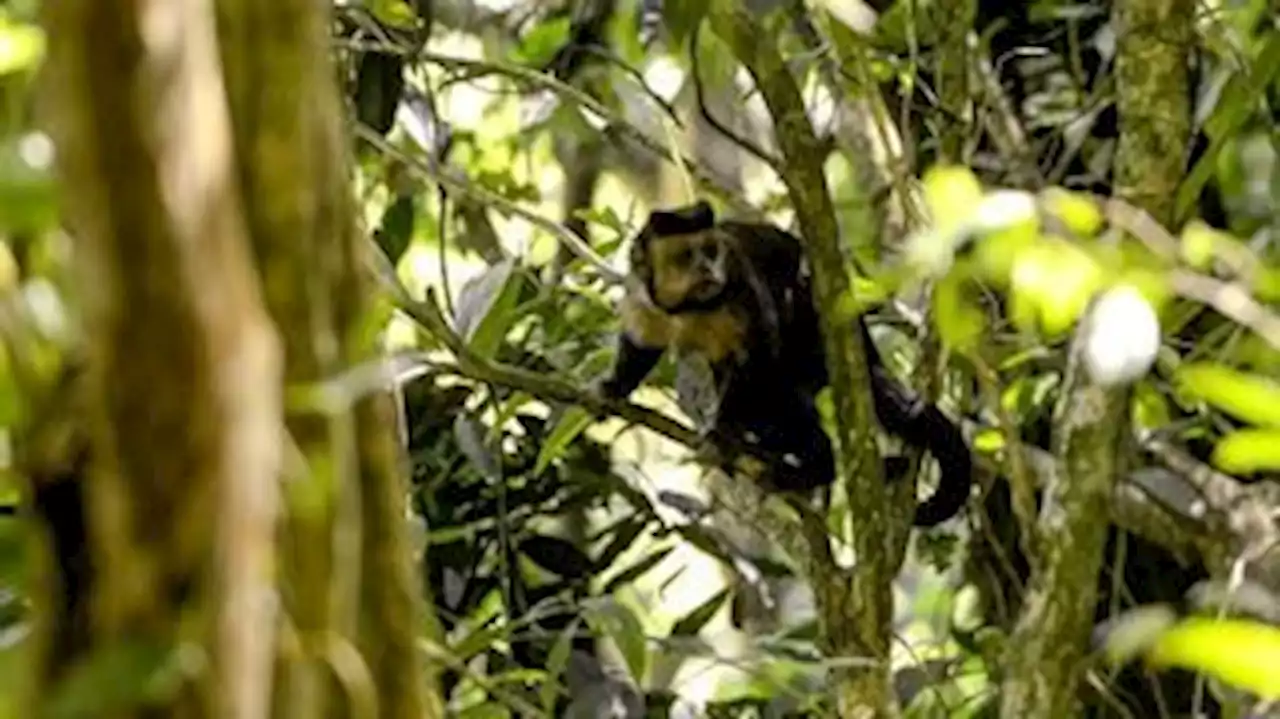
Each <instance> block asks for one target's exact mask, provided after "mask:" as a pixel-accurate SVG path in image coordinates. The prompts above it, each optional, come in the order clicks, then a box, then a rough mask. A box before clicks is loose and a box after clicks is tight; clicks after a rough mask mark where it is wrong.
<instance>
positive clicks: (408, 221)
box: [374, 195, 414, 264]
mask: <svg viewBox="0 0 1280 719" xmlns="http://www.w3.org/2000/svg"><path fill="white" fill-rule="evenodd" d="M413 221H414V199H413V195H401V196H400V197H397V198H396V200H395V202H392V203H391V204H390V205H388V206H387V209H386V211H385V212H383V213H382V225H381V226H380V227H379V228H378V230H377V232H376V233H374V237H375V239H377V241H378V245H379V246H380V247H381V248H382V251H383V252H385V253H387V259H389V260H391V262H392V264H395V263H396V262H399V261H400V258H401V257H403V256H404V253H405V250H407V249H409V241H410V240H412V239H413Z"/></svg>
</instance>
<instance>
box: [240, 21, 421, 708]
mask: <svg viewBox="0 0 1280 719" xmlns="http://www.w3.org/2000/svg"><path fill="white" fill-rule="evenodd" d="M217 6H218V29H219V32H220V39H221V42H222V51H223V58H224V64H225V66H226V71H227V90H228V93H229V97H230V99H231V113H232V119H233V123H234V124H235V128H236V142H237V146H236V150H237V153H238V157H239V160H240V170H241V179H242V181H243V186H244V191H245V192H244V203H245V207H246V214H247V216H248V218H249V224H250V227H251V228H252V231H253V238H254V248H255V250H256V252H257V254H258V257H259V260H260V262H261V266H262V268H263V272H264V275H265V281H266V295H267V303H268V306H269V307H270V309H271V312H272V314H273V316H274V317H275V319H276V321H277V322H278V323H279V325H280V327H281V328H282V331H283V335H284V342H285V357H286V381H287V382H288V384H289V386H290V387H291V388H297V389H314V388H315V383H317V382H322V381H325V380H332V379H334V378H335V377H336V376H337V375H338V374H339V373H341V372H342V370H343V369H344V368H350V367H353V366H356V365H358V364H360V363H364V362H368V361H370V360H374V359H376V357H377V345H376V343H375V342H374V340H375V337H374V336H373V335H372V333H370V332H369V329H368V328H369V327H371V326H376V325H371V324H370V317H369V315H370V311H371V309H372V307H371V303H370V301H369V299H370V297H371V296H372V294H371V290H372V288H371V287H370V285H369V283H368V281H367V277H368V276H367V271H366V267H367V259H368V258H367V255H366V254H365V253H366V252H367V251H368V250H369V249H371V245H369V244H367V243H366V241H365V238H364V237H363V236H362V235H361V234H360V232H359V230H358V227H357V224H356V222H357V217H356V206H355V202H354V198H353V197H352V194H351V192H352V191H351V184H350V168H351V164H350V161H349V158H350V152H349V148H348V140H347V135H346V133H345V130H344V125H343V118H344V108H343V106H342V103H341V98H340V96H339V94H338V88H337V85H336V83H335V77H336V74H335V72H334V67H333V62H332V60H331V57H330V52H329V42H330V35H329V29H328V23H329V19H330V18H329V12H330V11H329V6H328V5H327V4H323V3H315V2H309V1H308V0H280V1H278V2H271V3H260V2H256V1H254V0H220V1H219V2H218V3H217ZM303 394H304V395H306V394H307V393H306V392H304V393H303ZM308 396H316V395H308ZM290 409H291V411H290V417H289V428H290V434H291V436H292V437H293V438H294V439H295V440H296V441H297V442H298V444H299V446H300V447H301V449H302V452H303V455H304V456H305V457H306V458H307V460H308V461H307V466H306V467H305V469H304V470H302V471H300V472H296V473H293V476H289V477H287V479H286V481H287V482H288V483H289V484H290V485H291V486H292V487H294V488H295V489H292V490H291V491H290V492H289V493H288V495H287V496H288V498H289V500H288V502H289V506H288V517H289V521H288V526H287V528H286V533H285V534H286V546H287V547H288V551H287V553H286V555H285V557H286V560H285V568H286V570H287V571H286V576H287V579H286V587H285V596H286V606H287V607H288V611H289V613H290V616H291V617H292V619H293V621H294V626H295V629H296V630H297V632H298V634H299V636H298V638H299V640H300V643H299V647H300V649H301V651H302V657H300V658H298V659H297V660H296V661H292V662H289V667H290V668H289V670H288V672H287V676H288V679H289V681H288V682H287V683H286V685H284V686H282V687H281V688H280V691H279V692H278V694H277V705H278V706H279V707H280V708H281V709H282V710H284V711H283V713H284V715H287V716H296V717H299V719H310V718H311V717H319V716H325V715H327V713H328V712H327V711H326V706H328V705H330V704H332V703H334V702H335V701H338V702H339V706H340V704H341V701H340V700H339V699H338V698H337V697H338V696H340V695H337V696H329V694H330V690H331V689H332V688H333V687H331V686H327V685H326V684H327V682H328V681H329V680H328V679H327V677H329V676H331V675H330V669H331V667H332V666H333V665H334V662H335V661H338V660H337V659H336V658H335V657H336V656H337V655H335V652H341V651H345V650H346V649H350V648H352V647H356V646H358V647H359V649H360V650H361V653H362V654H363V662H364V663H365V664H366V665H367V670H368V671H369V672H371V676H372V681H373V684H374V686H373V687H366V688H367V689H371V690H372V689H376V711H377V712H378V715H379V716H386V717H421V716H424V714H429V715H438V714H439V711H440V710H439V709H438V708H437V709H435V710H433V711H432V712H429V713H428V712H427V709H426V707H427V706H428V703H429V701H434V700H433V699H429V697H428V696H427V695H426V691H425V688H426V687H427V686H428V681H427V678H426V677H424V674H423V671H422V669H423V662H422V659H421V655H422V652H421V649H420V648H419V646H418V643H419V641H420V639H421V627H422V626H423V621H422V619H423V618H424V617H423V616H422V615H423V611H424V608H423V607H422V606H421V597H420V596H419V592H418V578H417V576H416V575H415V573H414V568H413V566H412V564H411V562H410V551H409V546H408V539H407V536H406V522H405V517H406V516H407V508H406V502H407V491H408V485H407V480H408V468H407V463H406V461H407V460H406V458H405V457H404V456H403V455H402V453H401V448H400V447H399V446H398V445H397V436H396V431H395V430H396V426H397V425H396V423H397V415H396V412H397V409H396V405H395V404H394V403H393V402H392V399H391V396H390V395H388V394H387V393H385V392H378V393H377V394H375V395H373V396H369V397H364V398H362V399H359V400H358V401H357V402H356V403H355V405H354V408H353V409H354V415H352V414H351V413H349V412H348V411H347V408H346V407H337V408H329V407H302V408H296V407H291V408H290ZM302 412H309V414H302ZM427 618H428V619H429V617H427ZM428 626H431V624H428ZM332 637H342V638H343V641H344V642H346V643H347V644H346V647H345V648H344V647H340V646H334V642H333V640H332ZM349 679H350V678H347V679H345V680H344V691H345V692H351V691H352V686H351V685H350V682H349ZM354 696H355V697H360V696H364V697H365V698H366V699H371V698H372V696H373V695H370V694H369V693H367V692H360V691H357V692H356V693H355V694H354ZM367 708H368V709H370V710H374V709H375V706H369V707H367Z"/></svg>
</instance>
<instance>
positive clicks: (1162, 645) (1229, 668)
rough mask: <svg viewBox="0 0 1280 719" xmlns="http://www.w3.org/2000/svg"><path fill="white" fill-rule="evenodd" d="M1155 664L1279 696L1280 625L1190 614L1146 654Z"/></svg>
mask: <svg viewBox="0 0 1280 719" xmlns="http://www.w3.org/2000/svg"><path fill="white" fill-rule="evenodd" d="M1147 661H1148V662H1149V663H1150V664H1151V665H1152V666H1154V667H1181V668H1184V669H1190V670H1192V671H1196V672H1200V673H1203V674H1207V675H1209V676H1211V677H1214V678H1216V679H1219V680H1220V681H1222V682H1225V683H1226V684H1229V685H1231V686H1234V687H1236V688H1239V689H1244V690H1245V691H1248V692H1252V693H1254V694H1257V695H1258V696H1259V697H1261V698H1263V699H1276V698H1280V628H1278V627H1274V626H1271V625H1268V624H1263V623H1261V622H1254V621H1248V620H1243V619H1235V618H1222V619H1217V618H1212V617H1189V618H1187V619H1184V620H1183V621H1181V622H1179V623H1178V624H1176V625H1174V626H1173V627H1172V628H1170V629H1169V630H1168V631H1166V632H1164V634H1163V635H1162V636H1161V637H1160V639H1159V640H1157V641H1156V643H1155V646H1154V647H1152V649H1151V651H1150V652H1148V654H1147Z"/></svg>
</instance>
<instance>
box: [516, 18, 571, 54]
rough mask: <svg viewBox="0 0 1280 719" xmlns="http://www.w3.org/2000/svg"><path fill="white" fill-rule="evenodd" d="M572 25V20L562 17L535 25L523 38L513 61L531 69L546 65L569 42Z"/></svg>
mask: <svg viewBox="0 0 1280 719" xmlns="http://www.w3.org/2000/svg"><path fill="white" fill-rule="evenodd" d="M571 24H572V18H570V17H569V16H568V15H562V16H560V17H557V18H554V19H551V20H547V21H546V22H542V23H539V24H537V25H535V26H534V27H533V29H532V30H529V31H528V32H526V33H525V34H524V35H523V36H521V38H520V44H519V45H517V46H516V49H515V51H514V52H513V53H512V58H511V59H512V60H513V61H515V62H517V63H520V64H521V65H529V66H531V67H542V66H543V65H546V64H547V63H548V62H551V58H553V57H555V55H556V53H557V52H559V50H560V48H562V47H564V46H565V44H566V43H568V42H569V29H570V27H571Z"/></svg>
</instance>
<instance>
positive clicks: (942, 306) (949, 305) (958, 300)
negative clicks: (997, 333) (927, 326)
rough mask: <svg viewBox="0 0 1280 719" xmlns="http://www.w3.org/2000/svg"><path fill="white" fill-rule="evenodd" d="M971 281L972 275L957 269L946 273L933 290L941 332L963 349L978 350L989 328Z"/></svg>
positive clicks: (950, 343) (954, 346)
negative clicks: (965, 274)
mask: <svg viewBox="0 0 1280 719" xmlns="http://www.w3.org/2000/svg"><path fill="white" fill-rule="evenodd" d="M967 284H968V278H966V277H964V276H963V275H960V274H956V273H953V274H950V275H947V276H946V277H943V278H942V280H941V281H939V282H938V284H937V285H936V286H935V287H934V290H933V313H934V314H933V316H934V322H935V324H936V325H937V327H938V336H939V337H940V338H941V339H942V341H943V343H945V344H946V345H947V346H948V347H951V348H954V349H956V350H957V351H959V352H961V353H968V352H972V351H973V350H975V349H976V348H977V345H978V342H979V341H980V340H981V339H982V332H983V330H984V329H985V328H986V315H985V314H984V313H983V311H982V308H981V307H979V306H978V304H977V303H976V302H975V301H974V299H973V297H972V296H971V295H970V293H968V292H967V291H966V287H967Z"/></svg>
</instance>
